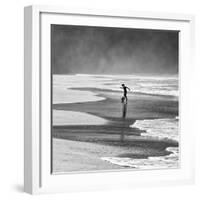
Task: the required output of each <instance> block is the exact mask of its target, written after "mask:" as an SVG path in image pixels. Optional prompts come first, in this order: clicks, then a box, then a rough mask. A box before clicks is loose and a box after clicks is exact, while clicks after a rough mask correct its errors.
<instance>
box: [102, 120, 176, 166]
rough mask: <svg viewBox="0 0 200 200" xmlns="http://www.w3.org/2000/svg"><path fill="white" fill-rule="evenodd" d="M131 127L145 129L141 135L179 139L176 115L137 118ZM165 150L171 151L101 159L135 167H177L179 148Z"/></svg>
mask: <svg viewBox="0 0 200 200" xmlns="http://www.w3.org/2000/svg"><path fill="white" fill-rule="evenodd" d="M131 127H132V128H139V129H140V130H143V131H145V132H144V133H142V135H143V136H146V137H151V138H158V139H165V140H175V141H178V140H179V134H178V118H177V117H176V118H171V119H152V120H137V121H136V122H135V123H134V124H133V125H131ZM166 150H167V151H169V152H171V154H169V155H167V156H158V157H148V159H133V158H128V157H127V158H120V157H103V158H102V159H103V160H105V161H108V162H110V163H113V164H116V165H120V166H124V167H132V168H136V169H166V168H167V169H169V168H177V167H179V148H178V147H168V148H167V149H166Z"/></svg>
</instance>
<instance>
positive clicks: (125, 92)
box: [121, 84, 130, 103]
mask: <svg viewBox="0 0 200 200" xmlns="http://www.w3.org/2000/svg"><path fill="white" fill-rule="evenodd" d="M121 88H122V89H123V90H124V96H123V97H122V103H123V102H124V100H125V99H126V103H127V101H128V98H127V89H128V90H129V91H130V88H128V87H127V86H125V84H122V87H121Z"/></svg>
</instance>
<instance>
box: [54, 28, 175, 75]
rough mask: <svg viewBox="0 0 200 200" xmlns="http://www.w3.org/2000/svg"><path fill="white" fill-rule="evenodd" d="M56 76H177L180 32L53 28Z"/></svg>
mask: <svg viewBox="0 0 200 200" xmlns="http://www.w3.org/2000/svg"><path fill="white" fill-rule="evenodd" d="M51 36H52V37H51V45H52V46H51V47H52V48H51V49H52V52H51V63H52V72H53V74H77V73H85V74H134V73H143V74H177V73H178V32H177V31H161V30H159V31H156V30H147V29H146V30H145V29H130V28H129V29H127V28H110V27H89V26H71V25H52V26H51Z"/></svg>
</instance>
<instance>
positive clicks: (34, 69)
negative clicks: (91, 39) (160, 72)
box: [24, 6, 194, 194]
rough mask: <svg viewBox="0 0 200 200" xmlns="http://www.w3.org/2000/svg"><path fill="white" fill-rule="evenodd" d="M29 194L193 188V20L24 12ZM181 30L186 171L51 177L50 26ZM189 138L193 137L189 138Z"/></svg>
mask: <svg viewBox="0 0 200 200" xmlns="http://www.w3.org/2000/svg"><path fill="white" fill-rule="evenodd" d="M24 19H25V20H24V25H25V45H24V55H25V57H24V58H25V59H24V69H25V71H24V75H25V86H24V91H25V107H24V108H25V123H24V124H25V127H24V190H25V192H27V193H31V194H41V193H55V192H71V191H91V190H96V189H97V190H100V189H120V188H133V187H138V186H152V185H154V186H157V185H173V184H185V183H193V181H194V135H193V134H194V132H193V131H190V129H191V128H190V126H191V122H192V108H191V104H192V103H191V102H192V101H191V99H190V88H191V86H192V85H191V81H190V80H191V78H192V73H193V70H194V66H193V50H194V16H192V15H185V14H168V13H151V12H134V11H129V10H128V11H115V10H96V9H93V10H91V9H80V8H64V7H56V6H29V7H26V8H25V18H24ZM52 23H54V24H55V23H56V24H73V25H77V24H78V25H95V26H102V25H104V26H113V27H119V26H120V27H133V28H149V29H164V30H179V31H180V40H179V42H180V45H179V52H180V58H179V70H180V71H179V78H180V91H181V93H180V133H181V167H180V168H178V169H169V170H142V171H138V170H127V171H122V172H121V171H120V170H119V171H105V172H104V171H101V172H95V173H74V172H73V173H67V174H59V175H53V174H51V166H50V165H51V153H50V152H51V139H50V138H51V136H50V134H51V131H50V117H51V110H50V96H51V90H50V85H49V84H50V67H49V66H50V59H49V56H50V51H48V49H50V33H49V27H50V24H52ZM188 133H189V134H188Z"/></svg>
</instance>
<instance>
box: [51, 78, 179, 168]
mask: <svg viewBox="0 0 200 200" xmlns="http://www.w3.org/2000/svg"><path fill="white" fill-rule="evenodd" d="M122 83H124V84H125V85H127V86H128V87H129V88H130V89H131V91H130V93H131V94H134V93H141V94H147V95H148V94H149V95H159V96H163V97H165V96H166V97H167V96H170V97H171V98H174V100H176V101H178V97H179V89H178V76H175V75H174V76H146V75H88V74H76V75H53V103H55V104H59V103H78V102H91V101H102V100H104V99H105V98H104V97H100V96H98V94H97V93H94V92H92V91H83V90H73V89H74V88H97V89H101V90H107V91H109V90H110V91H122V89H121V88H120V87H121V84H122ZM77 120H78V119H77ZM130 127H132V128H138V129H141V130H143V131H144V133H142V135H143V136H145V137H152V138H158V139H166V140H175V141H179V134H178V132H179V131H178V127H179V117H178V116H177V117H175V118H163V119H151V120H149V119H144V120H136V122H135V123H133V124H132V125H131V126H130ZM167 150H168V151H170V152H171V154H170V155H167V156H160V157H149V158H148V159H133V158H120V157H102V158H101V159H102V160H105V161H107V162H111V163H113V164H116V165H120V166H125V167H126V166H127V167H132V168H136V169H157V168H159V169H160V168H177V167H178V166H179V148H178V147H169V148H168V149H167Z"/></svg>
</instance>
